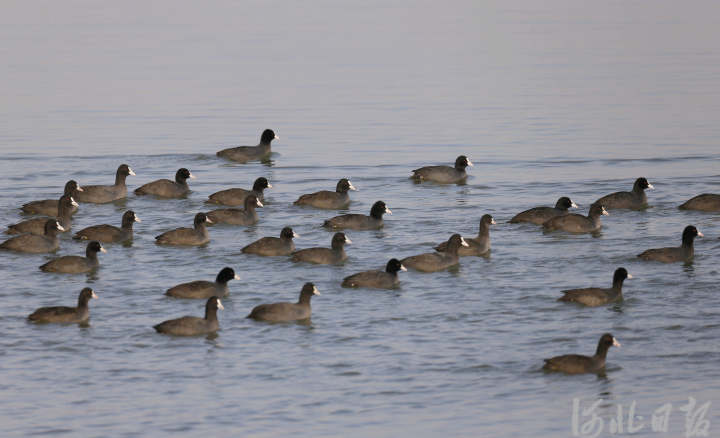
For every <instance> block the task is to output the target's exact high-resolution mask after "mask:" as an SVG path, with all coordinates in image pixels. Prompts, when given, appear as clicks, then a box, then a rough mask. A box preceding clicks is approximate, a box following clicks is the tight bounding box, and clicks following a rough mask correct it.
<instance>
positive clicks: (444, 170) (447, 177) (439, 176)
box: [411, 155, 473, 184]
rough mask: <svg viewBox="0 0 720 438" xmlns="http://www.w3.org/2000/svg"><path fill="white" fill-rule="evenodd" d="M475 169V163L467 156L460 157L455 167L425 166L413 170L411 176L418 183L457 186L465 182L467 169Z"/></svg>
mask: <svg viewBox="0 0 720 438" xmlns="http://www.w3.org/2000/svg"><path fill="white" fill-rule="evenodd" d="M468 166H470V167H473V163H471V162H470V160H468V158H467V157H466V156H465V155H460V156H459V157H457V159H456V160H455V167H450V166H425V167H421V168H419V169H415V170H413V171H412V172H413V174H412V176H411V178H412V179H414V180H415V181H416V182H422V181H432V182H436V183H440V184H456V183H460V182H463V181H465V179H466V178H467V173H466V172H465V168H467V167H468Z"/></svg>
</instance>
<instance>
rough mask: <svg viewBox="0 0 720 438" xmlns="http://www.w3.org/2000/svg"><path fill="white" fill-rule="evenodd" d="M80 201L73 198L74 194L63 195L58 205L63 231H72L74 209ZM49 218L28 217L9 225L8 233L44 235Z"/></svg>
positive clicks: (58, 219)
mask: <svg viewBox="0 0 720 438" xmlns="http://www.w3.org/2000/svg"><path fill="white" fill-rule="evenodd" d="M77 205H78V203H77V202H75V200H73V198H72V196H69V195H62V196H61V197H60V200H59V201H58V207H59V209H60V211H59V213H60V214H59V215H58V217H57V221H58V223H59V224H60V226H61V227H63V232H66V231H70V227H72V209H73V208H75V207H77ZM48 219H49V218H46V217H38V218H34V219H28V220H26V221H22V222H19V223H17V224H13V225H10V226H8V229H7V231H5V232H6V233H7V234H21V233H32V234H37V235H39V236H42V235H43V234H45V224H46V223H47V221H48Z"/></svg>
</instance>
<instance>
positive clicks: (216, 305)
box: [153, 297, 225, 336]
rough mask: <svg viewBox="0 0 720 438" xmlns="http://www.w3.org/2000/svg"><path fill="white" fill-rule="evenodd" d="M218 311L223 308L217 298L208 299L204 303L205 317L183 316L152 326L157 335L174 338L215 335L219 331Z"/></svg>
mask: <svg viewBox="0 0 720 438" xmlns="http://www.w3.org/2000/svg"><path fill="white" fill-rule="evenodd" d="M218 309H220V310H224V309H225V308H224V307H223V305H222V302H221V301H220V298H218V297H210V298H208V300H207V302H206V303H205V317H204V318H199V317H197V316H183V317H182V318H177V319H171V320H168V321H163V322H161V323H160V324H157V325H155V326H153V328H154V329H155V330H156V331H157V332H158V333H164V334H166V335H175V336H197V335H208V334H211V333H215V332H216V331H218V330H219V329H220V324H219V323H218V319H217V311H218Z"/></svg>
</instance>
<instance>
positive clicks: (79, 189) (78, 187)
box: [75, 186, 85, 192]
mask: <svg viewBox="0 0 720 438" xmlns="http://www.w3.org/2000/svg"><path fill="white" fill-rule="evenodd" d="M75 190H77V191H78V192H84V191H85V190H83V188H82V187H80V186H77V188H76V189H75Z"/></svg>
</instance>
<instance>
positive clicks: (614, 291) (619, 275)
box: [558, 268, 632, 307]
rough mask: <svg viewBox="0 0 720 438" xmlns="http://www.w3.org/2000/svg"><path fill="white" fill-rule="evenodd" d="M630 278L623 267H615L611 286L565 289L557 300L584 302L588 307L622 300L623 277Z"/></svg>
mask: <svg viewBox="0 0 720 438" xmlns="http://www.w3.org/2000/svg"><path fill="white" fill-rule="evenodd" d="M628 278H632V275H630V274H628V271H627V270H626V269H625V268H617V269H616V270H615V273H614V274H613V284H612V287H611V288H606V289H604V288H600V287H587V288H583V289H567V290H564V291H562V293H563V294H564V295H563V296H562V297H560V298H558V301H565V302H573V303H578V304H584V305H586V306H590V307H596V306H603V305H605V304H608V303H612V302H615V301H622V299H623V294H622V286H623V282H624V281H625V279H628Z"/></svg>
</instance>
